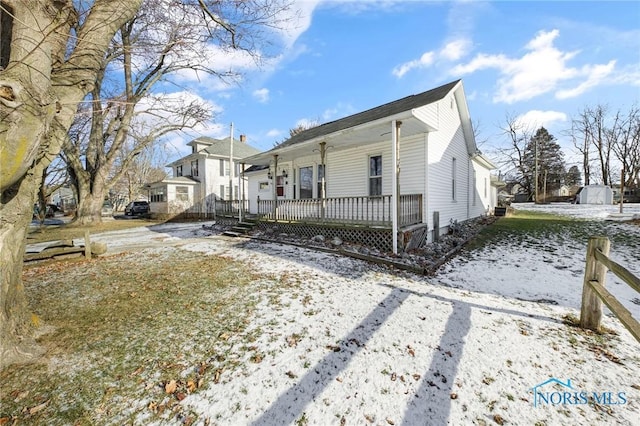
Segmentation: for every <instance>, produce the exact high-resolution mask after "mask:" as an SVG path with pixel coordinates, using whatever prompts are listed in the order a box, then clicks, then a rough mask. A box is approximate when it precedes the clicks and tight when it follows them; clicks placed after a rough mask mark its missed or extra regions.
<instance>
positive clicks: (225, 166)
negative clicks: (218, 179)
mask: <svg viewBox="0 0 640 426" xmlns="http://www.w3.org/2000/svg"><path fill="white" fill-rule="evenodd" d="M220 176H229V161H228V160H224V159H222V158H221V159H220Z"/></svg>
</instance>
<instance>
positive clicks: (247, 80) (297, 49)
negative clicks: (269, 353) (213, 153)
mask: <svg viewBox="0 0 640 426" xmlns="http://www.w3.org/2000/svg"><path fill="white" fill-rule="evenodd" d="M296 5H297V7H298V8H300V10H301V11H302V13H303V19H301V20H300V21H298V22H297V24H296V25H295V27H293V28H291V30H290V31H289V32H288V33H286V34H283V35H282V39H281V40H280V42H281V43H282V46H283V47H282V49H281V50H280V51H278V52H276V53H277V57H276V58H274V59H272V60H270V61H269V62H268V63H266V64H265V65H263V66H262V67H259V68H258V67H254V66H253V65H252V64H249V63H247V62H243V61H242V60H239V59H238V58H235V62H234V59H229V63H230V64H239V66H240V67H241V68H242V70H243V72H244V77H243V81H242V82H241V84H240V85H232V86H224V85H219V84H212V83H211V82H210V81H209V82H207V81H206V80H205V81H202V80H201V82H200V84H193V85H191V86H190V88H191V90H192V91H193V92H195V93H196V94H198V96H200V97H203V98H205V99H207V100H208V101H209V102H211V103H212V104H213V105H215V109H216V111H217V115H216V118H215V124H212V126H210V127H209V128H207V129H202V130H201V131H200V132H201V134H207V135H210V136H213V137H224V136H226V135H228V134H229V124H230V123H231V122H233V123H234V128H235V130H234V135H235V136H236V137H238V135H239V134H246V135H247V139H248V143H249V144H251V145H253V146H254V147H256V148H258V149H261V150H266V149H270V148H271V147H272V146H273V145H274V143H277V142H280V141H282V140H283V139H285V138H286V137H287V135H288V131H289V129H290V128H293V127H295V126H296V125H297V124H299V123H304V122H309V121H310V122H319V123H324V122H328V121H332V120H336V119H338V118H341V117H344V116H347V115H350V114H354V113H357V112H360V111H363V110H366V109H369V108H372V107H375V106H378V105H381V104H384V103H386V102H390V101H393V100H395V99H399V98H402V97H405V96H408V95H411V94H415V93H420V92H422V91H425V90H429V89H431V88H434V87H437V86H439V85H441V84H445V83H448V82H450V81H453V80H456V79H459V78H462V79H463V83H464V86H465V92H466V95H467V101H468V104H469V109H470V112H471V116H472V119H473V120H474V122H476V123H477V124H478V125H479V131H480V137H479V138H478V140H479V141H483V140H487V142H486V143H485V144H483V145H482V147H481V148H482V150H483V151H485V152H486V153H487V154H489V156H491V152H492V151H493V149H494V148H495V147H497V146H500V145H501V144H504V143H505V140H504V137H502V136H501V135H500V133H501V131H500V128H499V127H500V126H501V125H503V124H504V123H505V118H506V116H507V115H509V116H512V117H520V118H521V119H522V120H523V121H525V122H527V123H531V126H534V127H539V126H540V125H544V126H545V127H547V128H548V129H549V130H550V132H551V133H552V134H553V135H554V136H556V137H557V138H558V140H559V141H560V142H561V145H562V146H563V147H564V148H565V151H566V155H567V157H569V160H570V161H575V160H571V156H572V153H571V142H570V139H569V138H568V136H566V134H565V132H566V130H567V129H569V128H570V123H571V118H572V116H576V115H577V114H578V113H579V112H580V111H581V110H582V109H584V108H585V107H586V106H591V105H595V104H597V103H603V104H608V105H609V106H610V107H611V108H613V109H615V110H617V109H622V110H624V111H627V110H628V109H629V108H630V107H631V105H632V104H633V103H634V102H636V103H637V102H639V99H640V2H636V1H623V2H611V1H587V2H577V1H550V2H541V1H535V2H522V1H500V2H476V1H458V2H448V1H442V2H435V1H402V2H392V1H336V0H332V1H315V2H311V1H302V2H298V3H297V4H296ZM225 60H227V59H222V58H220V61H222V62H224V61H225ZM187 141H188V139H187V140H184V142H187ZM174 145H175V146H177V147H178V148H179V151H180V152H176V155H175V157H177V156H179V154H184V153H185V152H186V149H183V148H181V146H182V145H181V143H180V142H179V141H178V140H174Z"/></svg>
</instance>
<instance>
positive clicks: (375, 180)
mask: <svg viewBox="0 0 640 426" xmlns="http://www.w3.org/2000/svg"><path fill="white" fill-rule="evenodd" d="M369 195H382V155H376V156H372V157H369Z"/></svg>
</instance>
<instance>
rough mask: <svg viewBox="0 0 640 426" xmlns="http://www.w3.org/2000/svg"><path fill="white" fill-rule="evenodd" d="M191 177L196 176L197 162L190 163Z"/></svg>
mask: <svg viewBox="0 0 640 426" xmlns="http://www.w3.org/2000/svg"><path fill="white" fill-rule="evenodd" d="M191 176H193V177H197V176H198V160H193V161H192V162H191Z"/></svg>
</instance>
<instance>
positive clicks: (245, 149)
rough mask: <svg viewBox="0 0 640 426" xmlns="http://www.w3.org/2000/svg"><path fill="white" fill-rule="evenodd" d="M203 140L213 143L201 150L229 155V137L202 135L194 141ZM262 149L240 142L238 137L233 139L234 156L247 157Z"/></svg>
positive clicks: (222, 155) (217, 154)
mask: <svg viewBox="0 0 640 426" xmlns="http://www.w3.org/2000/svg"><path fill="white" fill-rule="evenodd" d="M198 141H200V142H203V143H207V144H211V145H209V146H208V147H206V148H205V149H203V150H202V151H200V152H205V153H207V154H210V155H215V156H220V157H229V151H230V149H229V148H230V146H229V138H225V139H213V138H210V137H208V136H201V137H199V138H197V139H195V140H194V141H192V142H198ZM260 152H261V151H260V150H259V149H256V148H254V147H252V146H251V145H247V144H246V143H244V142H240V141H239V140H237V139H235V138H234V139H233V157H234V158H245V157H249V156H252V155H256V154H259V153H260Z"/></svg>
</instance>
